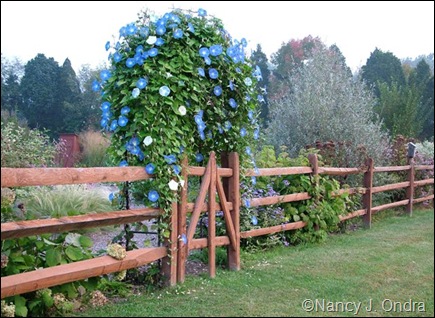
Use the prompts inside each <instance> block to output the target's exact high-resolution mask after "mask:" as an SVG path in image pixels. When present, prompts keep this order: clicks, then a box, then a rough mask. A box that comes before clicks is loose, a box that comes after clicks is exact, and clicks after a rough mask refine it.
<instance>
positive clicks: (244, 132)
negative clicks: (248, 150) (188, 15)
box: [240, 128, 246, 137]
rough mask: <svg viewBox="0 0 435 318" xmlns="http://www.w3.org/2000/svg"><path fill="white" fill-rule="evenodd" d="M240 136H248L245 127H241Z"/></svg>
mask: <svg viewBox="0 0 435 318" xmlns="http://www.w3.org/2000/svg"><path fill="white" fill-rule="evenodd" d="M240 136H242V137H245V136H246V129H245V128H241V129H240Z"/></svg>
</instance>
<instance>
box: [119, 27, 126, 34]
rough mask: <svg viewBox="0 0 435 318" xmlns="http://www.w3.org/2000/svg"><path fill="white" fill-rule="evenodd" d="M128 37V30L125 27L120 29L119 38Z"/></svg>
mask: <svg viewBox="0 0 435 318" xmlns="http://www.w3.org/2000/svg"><path fill="white" fill-rule="evenodd" d="M126 35H127V28H126V27H125V26H123V27H121V28H120V29H119V37H121V36H126Z"/></svg>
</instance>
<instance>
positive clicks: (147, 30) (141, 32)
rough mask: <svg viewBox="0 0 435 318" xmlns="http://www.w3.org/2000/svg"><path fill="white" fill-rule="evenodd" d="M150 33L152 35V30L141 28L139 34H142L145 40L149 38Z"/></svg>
mask: <svg viewBox="0 0 435 318" xmlns="http://www.w3.org/2000/svg"><path fill="white" fill-rule="evenodd" d="M149 33H150V29H149V28H147V27H141V28H140V29H139V34H140V35H141V36H143V37H144V38H146V37H147V36H148V34H149Z"/></svg>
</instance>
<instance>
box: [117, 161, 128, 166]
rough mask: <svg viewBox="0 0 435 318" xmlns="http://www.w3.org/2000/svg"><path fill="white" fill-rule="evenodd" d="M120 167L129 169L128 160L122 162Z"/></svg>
mask: <svg viewBox="0 0 435 318" xmlns="http://www.w3.org/2000/svg"><path fill="white" fill-rule="evenodd" d="M119 166H120V167H127V166H128V162H127V160H122V161H121V162H120V163H119Z"/></svg>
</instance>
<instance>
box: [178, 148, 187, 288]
mask: <svg viewBox="0 0 435 318" xmlns="http://www.w3.org/2000/svg"><path fill="white" fill-rule="evenodd" d="M188 165H189V162H188V160H187V156H185V157H184V159H183V161H182V163H181V167H182V170H181V177H182V178H183V180H184V186H183V187H182V189H181V192H180V202H179V204H178V260H177V282H178V283H184V279H185V277H186V259H187V254H188V252H187V193H188V178H189V171H188V170H187V169H188Z"/></svg>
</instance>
